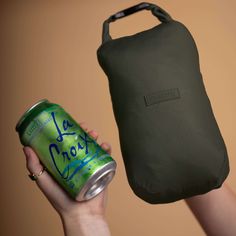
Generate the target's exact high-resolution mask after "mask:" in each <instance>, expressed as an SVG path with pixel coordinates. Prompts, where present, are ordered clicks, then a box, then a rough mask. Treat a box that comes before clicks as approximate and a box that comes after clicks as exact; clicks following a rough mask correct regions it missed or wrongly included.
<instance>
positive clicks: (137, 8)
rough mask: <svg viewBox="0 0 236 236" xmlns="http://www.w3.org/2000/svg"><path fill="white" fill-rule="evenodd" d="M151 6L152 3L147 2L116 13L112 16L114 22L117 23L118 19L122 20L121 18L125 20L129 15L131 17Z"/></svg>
mask: <svg viewBox="0 0 236 236" xmlns="http://www.w3.org/2000/svg"><path fill="white" fill-rule="evenodd" d="M149 6H150V3H147V2H142V3H139V4H137V5H135V6H132V7H129V8H126V9H124V10H122V11H119V12H117V13H115V14H114V15H112V16H111V19H112V21H115V20H117V19H120V18H123V17H125V16H129V15H131V14H133V13H136V12H138V11H141V10H144V9H147V8H148V7H149Z"/></svg>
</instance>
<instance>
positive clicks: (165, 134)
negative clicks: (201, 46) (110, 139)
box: [97, 3, 229, 204]
mask: <svg viewBox="0 0 236 236" xmlns="http://www.w3.org/2000/svg"><path fill="white" fill-rule="evenodd" d="M142 9H146V10H150V11H151V13H152V14H153V15H154V16H155V17H157V18H158V19H159V21H160V22H161V23H159V22H158V24H157V25H156V26H155V27H153V28H151V29H148V30H145V31H143V32H139V33H136V34H134V35H131V36H126V37H121V38H117V39H112V38H111V36H110V34H109V23H110V22H113V21H115V20H117V19H119V18H122V17H125V16H128V15H130V14H132V13H134V12H137V11H139V10H142ZM97 56H98V61H99V64H100V66H101V67H102V69H103V71H104V72H105V74H106V75H107V77H108V82H109V90H110V95H111V100H112V106H113V111H114V116H115V120H116V123H117V126H118V131H119V139H120V146H121V152H122V156H123V160H124V164H125V169H126V174H127V178H128V182H129V185H130V186H131V188H132V190H133V191H134V193H135V194H136V195H137V196H138V197H140V198H141V199H143V200H144V201H146V202H149V203H152V204H156V203H169V202H174V201H177V200H180V199H184V198H188V197H191V196H194V195H198V194H203V193H206V192H208V191H210V190H212V189H216V188H219V187H220V186H221V185H222V183H223V182H224V180H225V179H226V177H227V175H228V173H229V161H228V155H227V150H226V146H225V143H224V140H223V138H222V136H221V133H220V130H219V127H218V125H217V122H216V120H215V117H214V114H213V111H212V107H211V103H210V101H209V98H208V96H207V93H206V90H205V87H204V83H203V79H202V75H201V72H200V68H199V56H198V51H197V47H196V44H195V42H194V39H193V37H192V36H191V34H190V32H189V31H188V29H187V28H186V27H185V26H184V25H183V24H182V23H180V22H178V21H175V20H173V19H172V18H171V16H170V15H169V14H168V13H167V12H166V11H164V10H163V9H161V8H160V7H158V6H156V5H154V4H150V3H141V4H138V5H136V6H133V7H131V8H128V9H126V10H123V11H120V12H118V13H116V14H114V15H112V16H111V17H109V18H108V19H107V20H106V21H105V22H104V24H103V34H102V45H101V46H100V47H99V48H98V50H97Z"/></svg>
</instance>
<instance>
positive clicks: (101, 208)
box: [23, 123, 111, 236]
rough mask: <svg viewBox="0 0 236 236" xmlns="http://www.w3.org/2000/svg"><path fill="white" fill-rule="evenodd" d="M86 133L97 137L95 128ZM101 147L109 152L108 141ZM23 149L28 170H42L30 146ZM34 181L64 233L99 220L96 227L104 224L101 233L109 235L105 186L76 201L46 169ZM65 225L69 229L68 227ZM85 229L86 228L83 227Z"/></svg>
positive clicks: (83, 126) (67, 233)
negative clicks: (98, 192) (103, 188)
mask: <svg viewBox="0 0 236 236" xmlns="http://www.w3.org/2000/svg"><path fill="white" fill-rule="evenodd" d="M80 126H81V127H82V128H83V129H84V130H86V131H88V128H87V126H86V125H85V123H80ZM88 133H89V135H91V136H92V137H93V138H94V139H95V140H97V139H98V133H97V132H96V131H95V130H91V131H89V132H88ZM101 147H102V148H103V149H104V150H106V151H107V152H108V153H109V154H111V146H110V145H109V144H108V143H105V142H104V143H102V144H101ZM23 151H24V153H25V156H26V166H27V169H28V170H29V172H30V173H32V174H33V173H34V174H35V173H39V172H40V171H41V170H42V168H43V165H42V164H41V163H40V160H39V158H38V157H37V155H36V153H35V152H34V151H33V149H32V148H30V147H24V148H23ZM36 183H37V185H38V187H39V188H40V190H41V191H42V192H43V193H44V195H45V196H46V198H47V199H48V200H49V202H50V203H51V205H52V206H53V207H54V209H55V210H56V211H57V212H58V214H59V216H60V217H61V219H62V222H63V226H64V230H65V234H66V235H77V233H76V234H75V233H72V231H74V230H73V227H74V226H75V228H76V231H77V232H78V229H77V228H78V227H79V225H80V226H81V227H82V224H83V222H86V225H87V224H88V223H89V222H91V224H93V225H94V224H95V221H99V222H100V223H99V224H98V225H99V226H98V227H103V226H105V228H106V229H105V231H106V233H105V231H104V232H103V235H104V236H105V235H109V234H108V231H109V230H108V227H107V225H106V222H105V208H106V202H107V188H106V189H105V190H103V191H102V192H101V193H100V194H98V195H97V196H96V197H94V198H93V199H90V200H88V201H84V202H78V201H75V200H74V199H72V198H71V197H70V196H69V195H68V194H67V193H66V192H65V190H64V189H62V188H61V187H60V186H59V184H58V183H57V182H56V181H55V180H54V179H53V177H52V176H51V175H50V174H49V173H48V172H47V171H44V172H43V174H42V175H41V176H39V177H38V178H37V180H36ZM83 225H84V224H83ZM67 226H68V227H69V228H70V229H68V227H67ZM85 231H87V229H85ZM96 233H98V232H96ZM85 235H90V234H85ZM91 235H92V234H91ZM96 235H98V234H96ZM101 235H102V234H101Z"/></svg>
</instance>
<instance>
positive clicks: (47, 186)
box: [23, 147, 71, 213]
mask: <svg viewBox="0 0 236 236" xmlns="http://www.w3.org/2000/svg"><path fill="white" fill-rule="evenodd" d="M23 151H24V153H25V156H26V167H27V169H28V170H29V172H30V173H31V174H36V175H37V174H38V173H40V171H41V170H42V169H43V165H42V164H41V163H40V161H39V158H38V157H37V155H36V153H35V152H34V151H33V149H32V148H30V147H24V148H23ZM36 183H37V185H38V187H39V188H40V189H41V191H42V192H43V193H44V195H45V196H46V198H47V199H48V200H49V201H50V202H51V204H52V206H53V207H54V208H55V209H56V210H57V211H58V212H59V213H60V211H61V210H63V206H65V203H67V202H68V203H69V202H70V201H71V199H70V197H69V196H68V195H67V193H66V192H65V191H64V190H63V189H62V188H61V187H60V186H59V184H58V183H57V182H56V181H55V180H54V179H53V177H52V176H51V175H50V174H49V173H48V172H47V171H44V172H43V173H42V175H40V176H38V177H37V179H36Z"/></svg>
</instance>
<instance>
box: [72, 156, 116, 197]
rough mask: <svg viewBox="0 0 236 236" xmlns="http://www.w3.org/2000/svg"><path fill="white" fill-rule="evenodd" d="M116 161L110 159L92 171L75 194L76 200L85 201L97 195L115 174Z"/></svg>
mask: <svg viewBox="0 0 236 236" xmlns="http://www.w3.org/2000/svg"><path fill="white" fill-rule="evenodd" d="M115 170H116V162H115V161H112V162H109V163H107V164H106V165H104V166H103V167H102V168H100V169H98V170H97V171H95V172H94V173H93V175H92V176H91V177H90V178H89V179H88V181H87V182H86V183H85V185H84V186H83V188H82V189H81V191H80V192H79V193H78V195H77V196H76V198H75V200H76V201H79V202H81V201H87V200H89V199H91V198H94V197H95V196H97V195H98V194H99V193H100V192H102V190H103V189H105V187H106V186H107V185H108V184H109V183H110V182H111V180H112V178H113V177H114V175H115Z"/></svg>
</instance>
